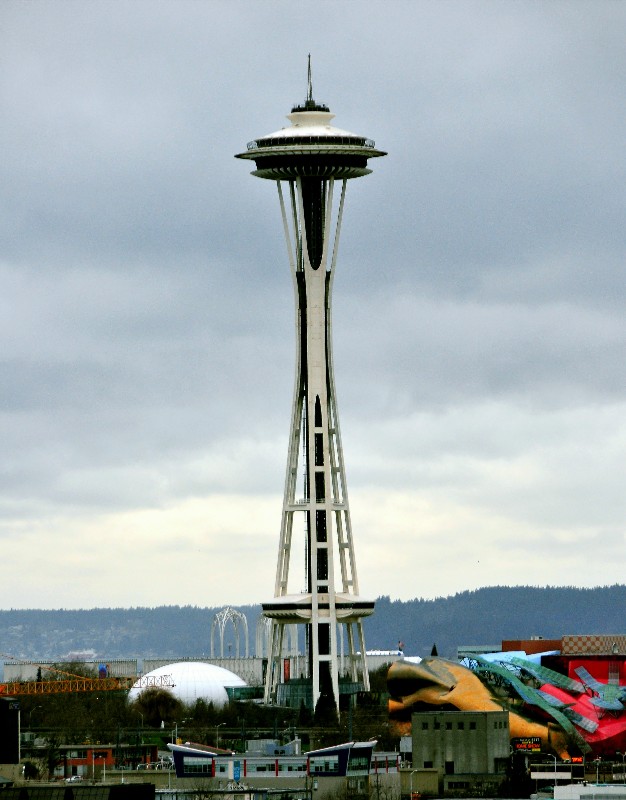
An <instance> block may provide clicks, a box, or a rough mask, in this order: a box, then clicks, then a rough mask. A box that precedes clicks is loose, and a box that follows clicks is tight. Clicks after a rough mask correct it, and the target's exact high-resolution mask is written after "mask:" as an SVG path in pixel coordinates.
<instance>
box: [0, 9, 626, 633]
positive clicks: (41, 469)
mask: <svg viewBox="0 0 626 800" xmlns="http://www.w3.org/2000/svg"><path fill="white" fill-rule="evenodd" d="M624 41H626V3H624V2H603V0H589V2H576V0H568V2H550V0H545V1H544V2H523V1H520V2H504V1H503V2H495V0H494V1H493V2H478V1H477V2H471V0H464V2H454V1H453V0H450V1H449V2H435V0H432V1H431V2H420V0H412V1H411V2H402V1H401V0H396V2H390V3H384V4H383V3H380V2H370V1H369V0H362V1H361V2H357V1H356V0H353V1H352V2H349V1H346V2H335V0H333V2H324V1H323V0H322V1H321V2H320V0H316V1H315V2H294V1H293V0H290V1H289V2H276V1H275V0H266V1H265V2H256V1H255V2H253V1H252V0H250V2H233V1H232V0H228V1H224V2H221V1H220V0H214V1H213V2H210V1H208V0H207V1H206V2H192V1H191V0H171V1H169V2H168V0H161V1H159V0H151V2H142V1H141V0H126V1H124V0H117V1H116V2H100V1H99V0H90V2H88V3H86V2H82V1H80V2H79V1H76V2H64V1H63V0H56V1H55V0H46V1H45V2H41V1H39V0H29V1H28V2H25V1H22V2H18V1H17V0H3V2H2V3H1V5H0V103H1V108H0V152H1V158H0V170H1V174H0V280H1V285H2V290H1V292H0V347H1V350H0V358H1V365H2V381H1V385H0V391H1V395H0V540H1V541H0V548H1V551H0V552H1V553H2V560H1V562H0V563H1V565H2V579H1V580H0V607H2V608H81V607H82V608H90V607H94V606H122V607H125V606H156V605H163V604H193V605H200V606H219V605H222V604H224V605H225V604H244V603H257V602H261V601H263V600H266V599H269V598H270V597H271V595H272V593H273V587H274V574H275V565H276V556H277V547H278V533H279V526H280V518H281V504H282V490H283V479H284V466H285V459H286V451H287V436H288V429H289V417H290V408H291V395H292V383H293V369H294V353H295V342H294V329H293V319H294V311H293V294H292V286H291V278H290V275H289V266H288V260H287V254H286V250H285V246H284V241H283V238H282V227H281V221H280V214H279V207H278V202H277V198H276V190H275V187H274V186H273V185H272V184H271V183H270V182H269V181H262V180H258V179H256V178H253V177H251V176H250V174H249V172H250V169H251V164H250V163H248V162H243V161H238V160H235V159H234V158H233V155H234V154H235V153H237V152H241V151H242V150H244V149H245V145H246V142H247V141H249V140H251V139H253V138H256V137H258V136H261V135H263V134H267V133H270V132H272V131H275V130H277V129H278V128H280V127H282V126H283V125H286V124H288V123H287V122H286V121H285V119H284V117H285V115H286V114H287V113H289V111H290V109H291V106H292V105H293V104H295V103H298V102H301V101H303V100H304V99H305V97H306V89H307V85H306V60H307V54H308V53H309V52H310V53H311V56H312V63H313V86H314V95H315V98H316V99H317V100H318V102H323V103H326V104H328V105H329V106H330V108H331V111H333V113H335V114H336V119H335V124H336V125H337V126H338V127H340V128H344V129H347V130H350V131H352V132H354V133H357V134H360V135H364V136H368V137H371V138H372V139H374V140H375V141H376V145H377V146H378V147H379V148H380V149H382V150H385V151H388V153H389V155H388V156H387V157H386V158H384V159H376V160H375V161H374V162H372V167H373V170H374V172H373V174H372V175H370V176H369V177H367V178H362V179H359V180H354V181H351V182H350V184H349V187H348V196H347V203H346V213H345V216H344V227H343V231H342V237H341V246H340V252H339V259H338V270H337V277H336V280H335V290H334V303H333V328H334V346H335V362H336V380H337V390H338V400H339V411H340V419H341V427H342V435H343V445H344V455H345V460H346V468H347V477H348V488H349V493H350V503H351V511H352V522H353V531H354V542H355V547H356V555H357V567H358V575H359V581H360V590H361V594H363V595H365V596H368V597H377V596H379V595H384V594H388V595H390V596H391V597H392V598H401V599H411V598H414V597H426V598H431V597H435V596H442V595H449V594H454V593H456V592H458V591H463V590H465V589H474V588H478V587H481V586H490V585H494V584H501V585H502V584H509V585H520V584H530V585H537V586H544V585H548V584H549V585H575V586H596V585H606V584H612V583H624V581H625V577H624V576H625V571H626V546H625V545H626V541H625V539H626V533H625V531H626V491H625V488H624V485H625V476H626V372H625V361H626V314H625V313H624V306H625V302H626V272H625V264H624V254H625V251H626V247H625V244H626V243H625V231H626V225H625V224H624V223H625V217H626V214H625V211H626V207H625V206H626V203H625V187H626V175H625V171H626V170H625V152H626V151H625V147H624V145H625V143H626V115H625V113H624V109H625V108H626V99H625V96H624V95H625V87H626V48H625V47H624ZM293 588H294V589H295V590H296V591H298V590H299V589H300V588H301V587H293ZM526 633H531V632H526ZM534 633H540V632H538V631H535V632H534Z"/></svg>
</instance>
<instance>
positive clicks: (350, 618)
mask: <svg viewBox="0 0 626 800" xmlns="http://www.w3.org/2000/svg"><path fill="white" fill-rule="evenodd" d="M317 598H318V606H317V608H318V614H319V616H320V618H324V617H328V616H329V613H330V599H329V596H328V595H327V594H322V593H320V594H318V595H317ZM374 605H375V603H374V601H373V600H366V599H365V598H363V597H357V595H354V594H346V593H344V592H337V594H336V595H335V613H336V619H337V622H342V623H351V622H357V621H358V620H360V619H362V618H363V617H369V616H370V615H371V614H373V613H374ZM262 608H263V616H264V617H269V618H270V619H279V620H280V621H281V622H282V623H283V624H291V623H302V622H306V621H310V620H311V617H312V614H313V596H312V595H311V594H310V593H307V592H303V593H302V594H286V595H282V596H281V597H274V598H273V599H272V600H269V601H268V602H265V603H263V604H262Z"/></svg>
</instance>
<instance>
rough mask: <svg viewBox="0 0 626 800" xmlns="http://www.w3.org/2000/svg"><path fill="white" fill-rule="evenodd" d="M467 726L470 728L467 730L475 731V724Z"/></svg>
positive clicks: (471, 723)
mask: <svg viewBox="0 0 626 800" xmlns="http://www.w3.org/2000/svg"><path fill="white" fill-rule="evenodd" d="M469 726H470V728H469V729H470V730H471V731H475V730H476V723H475V722H470V724H469Z"/></svg>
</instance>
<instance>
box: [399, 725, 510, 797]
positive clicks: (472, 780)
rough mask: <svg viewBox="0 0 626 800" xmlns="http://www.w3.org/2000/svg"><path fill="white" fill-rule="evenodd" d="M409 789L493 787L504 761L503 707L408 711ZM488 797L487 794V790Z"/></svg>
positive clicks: (503, 772)
mask: <svg viewBox="0 0 626 800" xmlns="http://www.w3.org/2000/svg"><path fill="white" fill-rule="evenodd" d="M411 721H412V725H411V727H412V741H413V752H412V790H413V791H414V792H430V791H432V784H433V772H435V773H436V775H437V781H438V791H439V792H466V791H472V792H480V793H481V794H484V793H486V792H491V791H494V792H495V791H496V790H497V788H498V787H499V786H500V784H501V783H502V781H503V780H504V778H505V775H506V770H507V766H508V763H509V756H510V752H509V748H510V742H509V740H510V735H509V714H508V712H507V711H420V712H416V713H414V714H412V716H411ZM487 796H488V795H487Z"/></svg>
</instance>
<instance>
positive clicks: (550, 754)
mask: <svg viewBox="0 0 626 800" xmlns="http://www.w3.org/2000/svg"><path fill="white" fill-rule="evenodd" d="M548 755H549V756H550V758H553V759H554V785H555V786H556V784H557V777H556V756H553V755H552V753H548Z"/></svg>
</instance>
